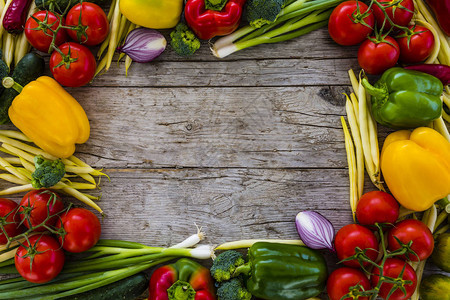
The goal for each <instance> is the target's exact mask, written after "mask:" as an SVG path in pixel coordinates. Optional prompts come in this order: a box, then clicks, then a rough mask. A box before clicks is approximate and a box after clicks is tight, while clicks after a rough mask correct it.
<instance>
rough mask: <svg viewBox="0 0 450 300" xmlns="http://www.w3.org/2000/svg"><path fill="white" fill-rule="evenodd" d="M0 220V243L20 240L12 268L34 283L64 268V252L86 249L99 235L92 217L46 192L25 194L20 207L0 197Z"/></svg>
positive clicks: (77, 251)
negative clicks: (65, 204) (67, 206)
mask: <svg viewBox="0 0 450 300" xmlns="http://www.w3.org/2000/svg"><path fill="white" fill-rule="evenodd" d="M0 221H1V222H0V224H1V230H0V244H2V245H5V244H7V242H8V239H11V240H15V239H14V238H15V237H16V239H17V240H19V239H18V238H19V237H22V239H21V240H22V241H21V242H20V243H19V244H20V246H19V247H18V248H17V251H16V253H15V257H14V263H15V267H16V269H17V271H18V272H19V273H20V275H22V277H23V278H25V279H26V280H28V281H31V282H34V283H44V282H48V281H50V280H52V279H53V278H55V277H56V276H57V275H58V274H59V273H60V272H61V270H62V268H63V266H64V262H65V254H64V250H65V251H67V252H71V253H80V252H84V251H86V250H89V249H90V248H91V247H93V246H94V245H95V244H96V243H97V242H98V240H99V239H100V233H101V225H100V221H99V219H98V218H97V216H96V215H95V214H93V213H92V212H91V211H89V210H87V209H84V208H69V209H67V208H65V207H64V203H63V201H62V200H61V198H60V196H59V195H58V194H56V193H55V192H53V191H51V190H47V189H41V190H33V191H30V192H28V193H27V194H26V195H25V196H24V197H23V198H22V200H21V201H20V203H19V204H17V203H16V202H14V201H12V200H10V199H5V198H0Z"/></svg>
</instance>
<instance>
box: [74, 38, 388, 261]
mask: <svg viewBox="0 0 450 300" xmlns="http://www.w3.org/2000/svg"><path fill="white" fill-rule="evenodd" d="M356 52H357V47H340V46H338V45H336V44H335V43H334V42H333V41H332V40H331V39H330V38H329V36H328V32H327V30H326V29H322V30H318V31H315V32H313V33H311V34H309V35H306V36H304V37H301V38H297V39H295V40H291V41H289V42H285V43H281V44H274V45H262V46H258V47H254V48H250V49H246V50H243V51H240V52H238V53H235V54H233V55H231V56H229V57H228V58H226V59H222V60H219V59H216V58H215V57H214V56H212V54H211V53H210V50H209V48H208V45H207V44H206V43H205V44H203V45H202V48H201V49H200V50H199V51H198V52H197V53H196V54H195V55H194V56H193V57H191V58H189V59H182V58H180V57H178V56H176V54H175V53H174V52H173V51H171V49H170V48H169V47H168V49H167V50H166V52H164V53H163V54H162V55H161V56H160V57H159V58H158V59H157V60H155V61H154V62H152V63H148V64H138V63H134V64H133V65H132V67H131V69H130V70H129V75H128V77H125V71H124V65H123V64H120V65H119V66H117V65H113V66H112V68H111V69H110V71H109V72H108V73H106V74H104V75H102V76H100V77H98V78H96V79H95V80H94V82H93V83H92V85H90V86H86V87H83V88H76V89H69V91H70V92H71V93H72V94H73V95H74V97H75V98H76V99H78V100H79V102H80V103H81V104H82V106H83V107H84V108H85V110H86V112H87V114H88V117H89V119H90V121H91V137H90V139H89V141H88V142H87V143H86V144H84V145H80V146H78V147H77V154H78V156H80V157H82V158H83V159H85V160H86V161H87V162H88V163H89V164H91V165H93V166H95V167H97V168H104V169H105V171H106V173H108V174H109V176H110V177H111V181H110V182H108V181H107V180H102V184H101V188H102V189H101V193H102V199H101V201H100V203H99V204H100V205H101V207H102V208H103V209H104V211H105V213H106V218H105V219H104V220H103V223H102V226H103V228H102V230H103V234H102V236H103V237H104V238H114V239H125V240H131V241H138V242H142V243H146V244H149V245H161V246H168V245H171V244H173V243H177V242H179V241H181V240H183V239H184V238H185V237H187V236H188V235H190V234H191V233H193V232H195V230H196V229H195V226H194V223H196V224H198V225H200V226H203V229H204V230H205V231H206V233H207V235H208V239H207V242H209V243H214V244H219V243H222V242H226V241H232V240H238V239H249V238H282V239H296V238H298V235H297V233H296V230H295V224H294V218H295V215H296V214H297V213H298V212H299V211H302V210H315V211H318V212H320V213H322V214H323V215H324V216H326V217H327V218H328V219H329V220H330V221H331V222H332V223H333V224H334V226H335V228H336V230H337V229H339V228H340V227H342V226H343V225H345V224H348V223H350V222H352V218H351V213H350V206H349V200H348V199H349V184H348V171H347V160H346V153H345V148H344V136H343V132H342V127H341V123H340V119H339V117H340V116H341V115H345V109H344V103H345V102H344V96H343V95H342V93H343V92H350V81H349V79H348V76H347V70H348V69H350V68H353V69H355V71H356V70H359V67H358V64H357V60H356ZM383 137H384V135H383V134H381V136H380V139H381V140H382V139H383ZM374 189H375V188H374V187H373V186H372V185H371V184H370V183H369V181H367V184H366V191H369V190H374ZM328 258H329V262H330V266H331V267H332V268H334V267H333V265H334V263H335V262H336V259H333V258H332V257H331V256H330V255H329V256H328Z"/></svg>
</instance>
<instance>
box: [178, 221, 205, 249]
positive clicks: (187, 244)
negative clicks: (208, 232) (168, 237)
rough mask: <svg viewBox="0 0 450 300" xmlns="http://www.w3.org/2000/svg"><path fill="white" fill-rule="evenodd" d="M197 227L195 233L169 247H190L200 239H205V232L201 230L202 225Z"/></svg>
mask: <svg viewBox="0 0 450 300" xmlns="http://www.w3.org/2000/svg"><path fill="white" fill-rule="evenodd" d="M195 226H196V227H197V233H196V234H193V235H191V236H189V237H188V238H187V239H185V240H184V241H182V242H181V243H178V244H176V245H173V246H171V247H170V248H190V247H194V246H195V245H197V244H198V243H200V241H203V240H204V239H205V233H204V232H203V231H202V227H198V226H197V225H195Z"/></svg>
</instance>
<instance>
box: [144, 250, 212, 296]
mask: <svg viewBox="0 0 450 300" xmlns="http://www.w3.org/2000/svg"><path fill="white" fill-rule="evenodd" d="M176 299H186V300H215V299H216V294H215V292H214V285H213V280H212V278H211V274H210V273H209V270H208V269H207V268H205V267H203V266H201V265H200V264H198V263H196V262H195V261H192V260H190V259H187V258H182V259H179V260H178V261H177V262H176V263H174V264H171V265H167V266H163V267H160V268H158V269H157V270H156V271H155V272H153V274H152V277H151V278H150V284H149V297H148V300H176Z"/></svg>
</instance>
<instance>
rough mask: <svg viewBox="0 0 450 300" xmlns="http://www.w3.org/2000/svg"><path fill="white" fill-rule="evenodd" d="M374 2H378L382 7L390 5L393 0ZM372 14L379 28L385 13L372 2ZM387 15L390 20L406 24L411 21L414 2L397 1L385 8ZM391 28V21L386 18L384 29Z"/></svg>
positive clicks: (411, 0)
mask: <svg viewBox="0 0 450 300" xmlns="http://www.w3.org/2000/svg"><path fill="white" fill-rule="evenodd" d="M375 2H378V3H380V4H381V5H382V6H383V7H386V6H389V5H392V3H393V1H390V0H389V1H388V0H376V1H375ZM372 10H373V14H374V15H375V19H376V21H377V26H378V27H379V28H381V26H382V25H383V22H384V20H385V15H384V13H383V11H382V10H381V8H380V7H379V6H378V5H377V4H376V3H373V5H372ZM385 10H386V12H387V15H388V17H389V19H391V21H392V22H393V23H394V24H396V25H400V26H407V25H408V24H409V21H411V19H412V17H413V15H414V2H413V0H403V1H401V2H400V3H397V4H395V5H393V6H391V7H388V8H385ZM390 28H391V23H389V21H388V20H386V23H385V24H384V28H383V29H385V30H389V29H390Z"/></svg>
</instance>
